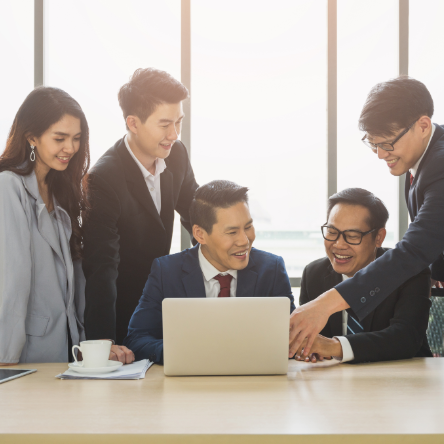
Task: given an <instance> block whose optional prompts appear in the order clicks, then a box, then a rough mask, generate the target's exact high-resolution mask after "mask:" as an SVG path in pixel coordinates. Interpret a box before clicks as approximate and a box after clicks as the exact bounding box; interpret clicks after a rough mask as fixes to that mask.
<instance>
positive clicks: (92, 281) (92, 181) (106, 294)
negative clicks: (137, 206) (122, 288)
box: [83, 175, 120, 340]
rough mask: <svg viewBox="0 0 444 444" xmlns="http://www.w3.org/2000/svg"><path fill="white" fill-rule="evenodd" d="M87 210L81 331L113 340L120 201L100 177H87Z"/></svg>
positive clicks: (89, 337)
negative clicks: (83, 305)
mask: <svg viewBox="0 0 444 444" xmlns="http://www.w3.org/2000/svg"><path fill="white" fill-rule="evenodd" d="M88 195H89V201H90V202H89V203H90V208H91V209H90V210H89V212H88V214H87V216H86V220H85V229H84V259H83V271H84V273H85V278H86V287H85V333H86V338H87V339H89V340H91V339H113V340H115V339H116V299H117V287H116V280H117V274H118V272H117V268H118V266H119V262H120V256H119V234H118V230H117V221H118V219H119V216H120V203H119V200H118V198H117V195H116V193H115V192H114V190H113V189H112V187H111V186H110V185H109V184H108V183H107V182H105V180H103V179H102V178H101V177H100V176H97V175H90V176H89V177H88Z"/></svg>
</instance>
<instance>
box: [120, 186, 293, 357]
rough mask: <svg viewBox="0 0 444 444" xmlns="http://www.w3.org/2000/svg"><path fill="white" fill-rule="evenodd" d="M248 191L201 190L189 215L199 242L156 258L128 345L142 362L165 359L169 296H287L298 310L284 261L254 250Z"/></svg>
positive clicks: (198, 190) (228, 187)
mask: <svg viewBox="0 0 444 444" xmlns="http://www.w3.org/2000/svg"><path fill="white" fill-rule="evenodd" d="M247 191H248V188H246V187H241V186H239V185H237V184H235V183H233V182H229V181H226V180H215V181H213V182H210V183H208V184H206V185H203V186H201V187H199V188H198V189H197V191H196V193H195V195H194V199H193V202H192V203H191V208H190V218H191V223H192V226H193V236H194V238H195V239H196V240H197V242H198V245H196V246H195V247H194V248H191V249H188V250H185V251H182V252H180V253H177V254H172V255H170V256H165V257H161V258H158V259H156V260H155V261H154V262H153V266H152V268H151V273H150V276H149V278H148V280H147V282H146V285H145V289H144V290H143V295H142V297H141V298H140V301H139V305H138V306H137V308H136V311H135V312H134V314H133V316H132V318H131V321H130V325H129V328H128V336H127V337H126V338H125V340H124V345H126V346H127V347H128V348H130V349H131V350H133V352H134V354H135V356H136V359H137V360H139V359H150V360H151V361H153V362H156V363H162V362H163V331H162V301H163V299H164V298H172V297H174V298H186V297H190V298H198V297H207V298H224V297H249V296H256V297H257V296H287V297H288V298H289V299H290V302H291V303H290V312H291V311H293V309H294V303H293V295H292V293H291V287H290V281H289V279H288V275H287V272H286V270H285V265H284V261H283V259H282V258H281V257H279V256H275V255H274V254H271V253H267V252H265V251H261V250H257V249H255V248H253V242H254V240H255V237H256V236H255V231H254V226H253V219H252V217H251V214H250V210H249V207H248V195H247ZM215 346H216V347H217V344H215Z"/></svg>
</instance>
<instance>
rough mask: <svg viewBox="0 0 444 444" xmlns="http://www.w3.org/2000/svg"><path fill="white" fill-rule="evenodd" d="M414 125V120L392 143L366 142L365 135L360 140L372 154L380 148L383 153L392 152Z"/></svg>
mask: <svg viewBox="0 0 444 444" xmlns="http://www.w3.org/2000/svg"><path fill="white" fill-rule="evenodd" d="M415 123H416V120H415V121H414V122H413V123H412V124H411V125H410V126H408V127H407V128H406V129H405V130H404V131H402V132H401V134H399V135H398V137H397V138H396V139H395V140H394V141H393V142H382V143H373V142H370V141H369V140H366V139H365V138H366V137H367V134H366V135H365V136H364V137H363V138H362V139H361V140H362V142H363V143H364V144H365V145H366V146H368V147H369V148H370V149H371V150H372V151H373V152H374V153H377V152H378V148H381V150H384V151H393V150H394V149H395V147H394V146H393V145H394V144H395V143H396V142H397V141H398V140H399V139H400V138H401V137H402V136H404V135H405V134H407V133H408V132H409V130H410V128H411V127H412V126H413V125H414V124H415Z"/></svg>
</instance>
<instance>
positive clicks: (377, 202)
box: [327, 188, 389, 237]
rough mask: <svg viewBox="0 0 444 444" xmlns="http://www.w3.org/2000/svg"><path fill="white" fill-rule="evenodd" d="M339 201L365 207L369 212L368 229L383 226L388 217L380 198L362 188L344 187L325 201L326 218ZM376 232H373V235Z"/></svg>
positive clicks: (377, 228)
mask: <svg viewBox="0 0 444 444" xmlns="http://www.w3.org/2000/svg"><path fill="white" fill-rule="evenodd" d="M339 203H344V204H347V205H360V206H361V207H365V208H367V209H368V211H369V213H370V219H369V220H367V223H368V225H369V226H370V230H373V229H376V230H379V229H380V228H384V227H385V224H386V223H387V220H388V218H389V212H388V210H387V208H386V206H385V205H384V203H383V202H382V200H381V199H379V198H378V197H376V196H375V195H374V194H373V193H370V191H367V190H363V189H362V188H346V189H345V190H342V191H339V193H336V194H333V196H330V197H329V199H328V203H327V220H328V218H329V217H330V213H331V210H332V209H333V207H334V206H335V205H336V204H339ZM376 234H377V233H376V232H375V233H373V236H374V237H375V236H376Z"/></svg>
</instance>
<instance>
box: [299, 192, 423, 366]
mask: <svg viewBox="0 0 444 444" xmlns="http://www.w3.org/2000/svg"><path fill="white" fill-rule="evenodd" d="M327 219H328V220H327V223H326V224H325V225H323V226H322V228H321V229H322V234H323V237H324V246H325V251H326V253H327V257H325V258H322V259H318V260H316V261H314V262H312V263H310V264H309V265H307V266H306V267H305V269H304V273H303V276H302V281H301V294H300V300H299V302H300V304H301V306H302V305H304V304H306V303H308V302H310V301H312V300H314V299H316V298H317V297H318V296H319V295H320V294H322V293H324V292H325V291H328V290H329V289H331V288H333V287H334V286H335V285H337V284H338V283H340V282H342V281H344V280H347V279H349V278H351V277H353V276H354V275H355V273H357V272H358V271H359V270H361V269H363V268H365V267H366V266H367V265H368V264H370V263H371V262H373V261H374V260H375V259H376V258H379V257H381V256H382V255H383V254H384V253H385V252H386V251H387V249H384V248H381V246H382V243H383V242H384V239H385V236H386V230H385V225H386V222H387V220H388V211H387V209H386V208H385V206H384V204H383V203H382V201H381V200H380V199H378V198H377V197H376V196H374V195H373V194H372V193H370V192H368V191H366V190H363V189H361V188H348V189H345V190H343V191H341V192H339V193H337V194H334V195H333V196H331V197H330V199H329V200H328V210H327ZM374 291H375V293H374V294H377V293H378V292H379V291H380V290H379V289H378V287H376V288H375V290H374ZM429 294H430V271H429V269H428V268H427V269H425V270H424V271H423V272H421V273H419V274H417V275H416V276H413V277H412V278H410V279H409V280H408V281H407V282H405V283H404V284H403V285H401V286H400V287H399V288H397V289H396V290H395V291H393V292H392V293H391V294H390V295H389V296H388V297H387V298H386V299H385V300H384V301H383V302H382V303H381V304H380V305H378V307H377V308H376V309H375V310H373V311H372V312H371V313H370V314H369V315H367V316H366V317H365V318H364V319H362V320H359V319H358V317H357V316H356V314H355V313H354V312H353V311H352V310H351V309H349V310H344V311H342V312H337V313H334V314H333V315H331V316H330V318H329V320H328V322H327V325H326V326H325V328H324V329H323V330H322V331H321V333H320V334H319V335H318V336H317V337H316V339H315V341H314V343H313V346H312V349H311V353H312V354H311V356H308V357H301V356H302V355H301V351H302V350H301V349H300V350H298V352H297V353H296V359H299V360H300V359H305V360H306V361H307V362H316V361H317V360H318V359H320V360H322V359H323V358H324V357H327V358H330V357H332V356H333V357H335V358H337V359H340V360H342V362H348V361H353V362H370V361H385V360H393V359H407V358H412V357H414V356H422V357H425V356H428V357H430V356H432V354H431V352H430V348H429V346H428V343H427V338H426V330H427V324H428V317H429V308H430V305H431V303H430V299H429Z"/></svg>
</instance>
